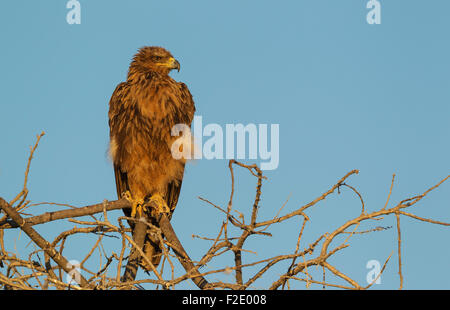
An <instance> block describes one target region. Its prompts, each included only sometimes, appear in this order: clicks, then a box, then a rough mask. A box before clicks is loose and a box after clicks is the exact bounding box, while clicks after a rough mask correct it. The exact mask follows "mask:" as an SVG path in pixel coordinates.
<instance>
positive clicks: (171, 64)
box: [167, 57, 180, 72]
mask: <svg viewBox="0 0 450 310" xmlns="http://www.w3.org/2000/svg"><path fill="white" fill-rule="evenodd" d="M167 66H168V67H169V68H170V69H177V71H178V72H180V63H179V62H178V60H176V59H175V58H173V57H170V59H169V62H168V64H167Z"/></svg>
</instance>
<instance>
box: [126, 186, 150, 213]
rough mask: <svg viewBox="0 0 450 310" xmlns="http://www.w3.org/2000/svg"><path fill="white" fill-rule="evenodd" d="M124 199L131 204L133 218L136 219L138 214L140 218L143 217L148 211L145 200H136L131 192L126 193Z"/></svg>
mask: <svg viewBox="0 0 450 310" xmlns="http://www.w3.org/2000/svg"><path fill="white" fill-rule="evenodd" d="M122 197H123V198H125V199H126V200H128V201H129V202H130V203H131V217H135V216H136V213H137V214H138V217H141V216H142V214H143V212H144V211H147V208H146V207H145V205H144V200H143V199H134V198H133V196H132V195H131V193H130V192H129V191H126V192H124V193H123V194H122Z"/></svg>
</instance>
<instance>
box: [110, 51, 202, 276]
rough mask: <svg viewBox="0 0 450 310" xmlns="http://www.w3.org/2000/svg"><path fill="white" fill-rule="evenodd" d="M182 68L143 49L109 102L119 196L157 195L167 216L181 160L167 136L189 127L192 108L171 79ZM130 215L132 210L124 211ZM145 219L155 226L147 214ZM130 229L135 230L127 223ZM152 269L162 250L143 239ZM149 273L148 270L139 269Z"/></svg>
mask: <svg viewBox="0 0 450 310" xmlns="http://www.w3.org/2000/svg"><path fill="white" fill-rule="evenodd" d="M172 69H178V70H179V69H180V64H179V63H178V61H176V60H175V59H174V58H173V57H172V55H171V54H170V52H169V51H167V50H165V49H164V48H161V47H143V48H141V49H140V50H139V51H138V53H137V54H136V55H135V56H134V58H133V60H132V62H131V64H130V68H129V71H128V76H127V81H126V82H123V83H120V84H119V85H118V86H117V87H116V89H115V90H114V93H113V94H112V97H111V100H110V103H109V113H108V116H109V126H110V156H111V158H112V161H113V164H114V173H115V177H116V188H117V195H118V197H119V198H121V197H122V196H123V194H124V193H125V192H127V191H128V192H129V193H130V194H131V196H132V198H133V200H141V201H146V200H148V199H149V198H150V197H152V196H153V195H155V194H159V195H160V196H161V197H163V199H164V200H165V201H166V202H167V206H168V207H169V209H170V214H169V215H171V214H172V212H173V211H174V209H175V206H176V204H177V201H178V196H179V194H180V189H181V181H182V179H183V173H184V165H185V160H183V159H181V160H176V159H174V158H173V157H172V154H171V146H172V143H173V142H174V141H175V140H176V139H177V138H178V137H176V136H172V135H171V129H172V127H173V126H174V125H176V124H180V123H181V124H186V125H188V126H190V125H191V122H192V119H193V117H194V112H195V107H194V101H193V100H192V96H191V93H190V92H189V90H188V88H187V86H186V85H185V84H183V83H179V82H177V81H175V80H174V79H172V78H171V77H170V76H169V72H170V71H171V70H172ZM124 212H125V215H127V216H130V215H131V211H130V210H125V209H124ZM145 216H146V217H147V219H148V220H149V221H151V222H153V224H155V223H156V222H155V221H154V219H152V217H151V215H150V214H149V213H146V214H145ZM130 225H131V226H132V228H133V227H134V225H133V224H132V223H131V221H130ZM144 251H145V253H146V255H147V257H148V258H149V259H150V260H151V261H152V263H153V264H154V265H155V267H156V266H157V265H158V264H159V261H160V259H161V247H160V245H159V242H158V241H157V239H156V238H155V236H153V237H152V235H150V234H147V236H146V241H145V245H144ZM143 267H145V268H146V269H149V266H145V265H144V266H143Z"/></svg>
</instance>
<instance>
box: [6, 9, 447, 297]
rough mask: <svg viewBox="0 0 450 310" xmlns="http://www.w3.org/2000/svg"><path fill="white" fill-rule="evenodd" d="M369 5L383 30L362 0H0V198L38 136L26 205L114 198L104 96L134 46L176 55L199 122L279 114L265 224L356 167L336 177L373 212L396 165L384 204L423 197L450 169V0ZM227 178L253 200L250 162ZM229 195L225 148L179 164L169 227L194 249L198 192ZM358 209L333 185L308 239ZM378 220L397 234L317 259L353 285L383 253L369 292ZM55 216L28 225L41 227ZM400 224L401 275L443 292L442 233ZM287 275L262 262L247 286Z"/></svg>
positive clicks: (393, 271) (210, 229)
mask: <svg viewBox="0 0 450 310" xmlns="http://www.w3.org/2000/svg"><path fill="white" fill-rule="evenodd" d="M380 2H381V5H382V8H381V12H382V22H381V24H380V25H369V24H368V23H367V22H366V14H367V13H368V10H367V8H366V3H367V1H365V0H358V1H356V0H353V1H332V0H314V1H312V0H309V1H306V0H305V1H299V0H296V1H283V3H279V2H275V1H261V0H258V1H245V2H244V1H235V0H230V1H221V2H218V1H214V2H213V1H206V0H202V1H200V0H196V1H190V2H187V1H143V0H140V1H138V0H136V1H106V0H96V1H87V0H80V3H81V14H82V17H81V24H80V25H69V24H68V23H67V22H66V14H67V12H68V9H66V3H67V1H62V0H59V1H56V0H53V1H33V2H31V1H23V0H16V1H7V2H4V3H2V10H1V12H0V29H1V30H0V31H1V34H2V49H1V50H0V56H1V57H0V68H1V74H0V79H1V83H0V85H1V94H2V102H1V105H0V107H1V114H0V116H1V122H0V142H1V144H0V145H1V146H2V148H3V149H2V151H1V152H0V196H1V197H4V198H5V199H7V200H10V199H12V198H13V197H14V196H15V195H16V194H17V192H19V191H20V189H21V186H22V183H23V172H24V169H25V165H26V160H27V156H28V147H29V146H30V145H32V144H33V143H34V141H35V135H36V134H38V133H40V132H41V131H42V130H44V131H45V132H46V136H45V137H44V138H43V140H42V143H41V144H40V146H39V149H38V151H37V154H36V157H35V159H34V161H33V165H32V170H31V175H30V182H29V189H30V195H29V198H30V199H31V200H32V201H33V202H42V201H52V202H60V203H69V204H72V205H77V206H84V205H89V204H92V203H97V202H99V201H102V200H103V199H109V200H114V199H116V193H115V184H114V176H113V171H112V167H111V163H110V161H109V160H108V158H107V155H106V154H107V145H108V130H109V129H108V123H107V110H108V102H109V99H110V96H111V94H112V92H113V90H114V88H115V86H116V85H117V84H118V83H120V82H121V81H123V80H124V79H125V77H126V72H127V69H128V65H129V62H130V59H131V57H132V56H133V54H134V53H135V52H136V50H137V49H138V48H139V47H141V46H145V45H160V46H164V47H166V48H167V49H169V50H170V51H171V52H172V54H173V55H174V56H175V57H176V58H177V59H178V60H179V61H180V63H181V72H180V73H176V72H175V73H173V74H172V77H174V78H175V79H176V80H179V81H183V82H185V83H186V84H187V85H188V86H189V88H190V90H191V92H192V94H193V96H194V100H195V103H196V108H197V115H201V116H202V117H203V122H204V123H217V124H220V125H221V126H225V124H228V123H243V124H248V123H255V124H279V126H280V151H279V152H280V164H279V167H278V168H277V169H276V170H273V171H267V172H266V176H267V177H268V180H267V181H264V184H263V195H262V201H261V211H260V218H261V219H268V218H270V217H271V216H274V215H275V214H276V212H277V211H278V209H279V207H280V206H281V205H282V204H283V203H284V202H285V200H286V199H287V198H288V197H290V199H289V202H288V203H287V205H286V207H285V209H284V211H283V212H289V211H292V210H294V209H295V208H296V207H299V206H300V205H302V204H304V203H306V202H309V201H311V200H313V199H314V198H315V197H317V196H320V195H321V194H322V193H323V192H325V191H326V190H328V188H329V187H330V186H332V185H333V184H335V183H336V182H337V180H339V179H340V178H341V177H342V176H343V175H345V174H346V173H347V172H348V171H350V170H352V169H359V170H360V174H359V175H357V176H353V177H352V178H351V180H350V182H349V183H350V184H351V185H353V186H355V187H357V188H358V189H359V190H360V192H361V194H362V195H363V197H364V198H365V203H366V207H367V208H368V210H376V209H379V208H381V207H382V206H383V205H384V202H385V200H386V196H387V193H388V190H389V185H390V181H391V178H392V174H393V173H395V174H396V176H397V177H396V184H395V187H394V192H393V194H392V197H391V203H395V202H398V201H400V200H402V199H404V198H407V197H410V196H414V195H416V194H419V193H421V192H423V191H424V190H426V189H427V188H428V187H430V186H432V185H434V184H435V183H437V182H438V181H439V180H441V179H442V178H444V177H445V176H447V175H448V174H449V172H450V164H449V157H450V156H449V155H450V144H449V142H448V141H449V140H448V138H449V134H450V122H449V116H450V92H449V89H450V77H449V72H450V61H449V59H448V55H450V43H449V40H448V30H449V29H450V21H449V19H448V12H449V11H450V3H449V2H448V1H445V0H434V1H418V0H412V1H406V0H402V1H400V0H397V1H386V0H385V1H380ZM245 162H247V163H252V161H245ZM237 178H238V181H237V186H238V188H237V192H236V202H235V206H236V208H238V209H239V210H241V211H244V210H250V207H251V202H252V199H253V198H254V186H255V184H254V179H253V178H252V177H251V176H248V174H247V173H245V171H239V172H238V173H237ZM449 189H450V185H449V184H444V185H443V186H442V187H441V188H440V189H439V190H438V191H436V192H433V193H432V194H430V196H429V197H427V198H426V199H424V200H423V201H422V202H421V203H420V204H419V205H418V206H415V207H414V209H413V210H410V211H411V212H414V213H416V214H418V215H420V216H424V217H427V218H433V219H439V220H441V221H446V222H450V212H449V207H450V198H449V195H448V193H449ZM229 191H230V178H229V172H228V163H227V161H226V160H211V161H207V160H200V161H197V162H196V163H195V164H192V165H189V166H188V167H187V170H186V174H185V179H184V182H183V189H182V193H181V197H180V201H179V204H178V207H177V210H176V211H175V214H174V216H173V221H172V222H173V226H174V228H175V229H176V231H177V233H178V234H179V235H180V239H181V241H182V242H183V244H184V245H185V248H186V249H187V250H188V251H189V253H191V255H192V256H193V257H194V258H197V259H198V258H199V257H200V255H201V254H203V253H204V250H205V249H207V245H208V243H207V242H206V241H202V240H198V239H192V238H191V235H192V234H197V235H203V236H208V237H211V236H213V235H214V234H215V233H216V231H217V229H218V225H220V223H221V221H222V220H223V219H222V217H221V214H219V213H217V211H216V210H214V209H213V208H211V207H209V206H207V205H206V204H205V203H203V202H201V201H200V200H199V199H198V198H197V197H198V196H202V197H204V198H207V199H209V200H211V201H213V202H215V203H217V204H219V205H222V206H225V205H226V203H227V201H228V198H229ZM47 210H48V209H45V211H47ZM43 211H44V210H42V209H39V207H37V208H35V209H33V213H34V214H38V213H41V212H43ZM358 214H359V205H358V200H357V199H355V197H354V196H353V195H352V193H351V192H350V191H348V190H343V192H342V193H341V195H333V197H330V199H327V200H326V201H325V202H324V203H321V204H320V205H318V206H317V207H316V208H314V209H313V210H312V212H311V214H310V215H311V220H312V221H311V223H310V226H309V227H307V231H306V232H305V242H304V243H303V244H304V245H306V244H308V242H311V241H313V240H315V239H316V238H317V237H318V236H319V235H320V233H323V232H325V231H328V232H330V231H332V230H333V229H335V228H337V227H338V226H340V225H341V224H342V223H343V222H344V221H345V220H347V219H350V218H352V217H355V216H357V215H358ZM115 215H117V216H119V215H120V212H118V211H116V213H115ZM377 225H383V226H393V228H392V229H390V230H387V231H382V232H378V233H374V234H371V235H363V236H355V237H354V240H353V241H352V243H351V246H350V247H349V248H348V249H345V250H343V251H342V253H341V254H340V255H338V256H336V257H335V258H333V259H332V260H330V262H332V263H334V264H336V266H338V267H339V269H340V270H342V271H343V272H346V273H348V274H349V275H350V276H353V277H354V278H355V280H358V281H359V282H360V283H362V284H365V278H366V274H367V272H368V269H366V264H367V262H368V261H369V260H372V259H375V260H379V261H380V262H384V260H385V259H386V258H387V256H389V254H390V253H391V252H392V251H394V255H393V258H392V259H391V261H390V263H389V265H388V267H387V269H386V271H385V274H384V275H383V277H382V284H380V285H377V286H375V288H381V289H395V288H397V287H398V275H397V265H396V260H397V257H396V250H397V248H396V246H397V241H396V231H395V218H393V217H388V218H386V219H385V220H384V221H382V223H379V222H375V223H371V225H368V226H367V227H368V228H370V227H374V226H377ZM67 227H69V226H67V224H64V223H57V224H54V225H48V226H47V227H44V226H40V227H39V226H38V227H37V229H38V231H39V232H40V233H42V234H43V235H44V236H46V237H48V238H51V237H52V236H56V232H60V231H62V230H63V229H64V228H67ZM298 229H299V219H294V220H291V221H290V222H289V223H287V224H286V225H284V226H279V227H275V226H274V227H273V229H272V230H271V232H272V233H273V237H272V238H265V237H254V238H253V237H252V238H251V239H250V240H249V243H248V249H251V250H254V251H256V252H257V255H255V254H250V253H248V254H245V256H244V261H246V262H250V261H254V260H257V259H261V258H264V257H267V256H270V255H277V254H283V253H288V252H292V251H293V249H295V241H296V237H297V234H298ZM402 233H403V235H402V237H403V264H404V266H403V273H404V278H405V284H404V287H405V288H407V289H429V288H445V289H449V288H450V268H449V267H450V266H449V261H450V248H449V247H448V246H447V240H448V239H449V237H450V232H449V230H448V228H446V227H442V226H434V225H431V224H424V223H419V222H417V221H413V220H411V219H407V218H402ZM7 236H8V238H9V239H8V241H10V242H15V240H16V241H17V238H20V239H19V240H21V242H18V243H17V244H18V247H19V246H25V245H26V244H27V243H28V241H27V239H26V238H25V237H24V236H21V237H20V236H18V234H17V233H16V232H9V233H8V235H7ZM92 240H93V239H92V238H91V239H89V238H84V239H83V238H79V240H78V239H74V240H73V241H72V242H73V244H74V248H72V249H66V250H65V251H66V252H65V253H66V255H67V256H68V258H69V259H81V258H82V256H83V255H81V254H80V252H79V251H80V249H81V250H82V253H85V252H86V253H87V252H88V251H89V249H90V246H87V244H89V242H92ZM108 242H109V241H107V242H106V245H107V246H108V247H109V249H110V250H112V251H116V252H117V251H119V250H120V244H119V243H117V242H116V243H114V242H112V241H111V242H110V243H108ZM20 244H23V245H20ZM114 246H118V247H119V248H117V249H116V248H114ZM84 247H86V248H84ZM197 255H198V256H197ZM219 263H220V264H221V265H222V266H223V265H232V264H233V261H232V259H231V256H228V257H226V258H224V260H223V261H219ZM284 270H285V266H284V265H283V266H282V267H280V268H275V269H274V271H273V272H272V273H270V274H269V275H268V277H267V278H266V279H263V280H261V281H259V282H257V283H255V288H264V287H267V286H268V284H269V283H270V282H271V281H270V280H271V279H272V278H273V279H276V276H277V275H279V274H281V273H282V272H283V271H284ZM318 274H321V273H320V272H319V273H318ZM140 276H142V275H140ZM231 277H232V276H229V275H218V276H217V277H213V278H212V280H217V279H222V280H224V281H230V280H232V278H231ZM244 277H245V275H244ZM320 278H321V276H320V277H319V279H320ZM330 279H333V278H330ZM337 283H342V282H339V281H337ZM191 287H192V285H191V284H186V286H185V288H191ZM295 287H296V288H304V284H300V285H297V286H295ZM313 288H314V286H313ZM315 288H319V287H315Z"/></svg>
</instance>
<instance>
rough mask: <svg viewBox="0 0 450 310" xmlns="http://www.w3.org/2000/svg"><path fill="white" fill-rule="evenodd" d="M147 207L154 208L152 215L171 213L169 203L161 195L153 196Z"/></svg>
mask: <svg viewBox="0 0 450 310" xmlns="http://www.w3.org/2000/svg"><path fill="white" fill-rule="evenodd" d="M146 205H147V206H151V207H152V214H153V215H155V216H157V215H159V214H161V213H170V208H169V206H168V205H167V202H166V201H165V200H164V198H163V197H162V196H161V195H160V194H154V195H152V197H150V199H149V200H148V203H147V204H146Z"/></svg>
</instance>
